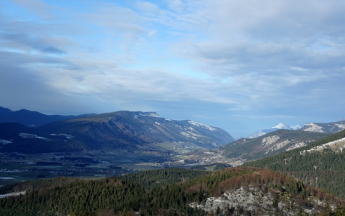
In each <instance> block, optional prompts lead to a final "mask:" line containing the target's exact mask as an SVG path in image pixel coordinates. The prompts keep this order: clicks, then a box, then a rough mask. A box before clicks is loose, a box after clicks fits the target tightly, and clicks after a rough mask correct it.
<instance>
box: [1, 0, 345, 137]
mask: <svg viewBox="0 0 345 216" xmlns="http://www.w3.org/2000/svg"><path fill="white" fill-rule="evenodd" d="M4 5H5V6H6V13H0V26H1V27H0V51H1V52H0V57H1V60H0V62H1V71H2V72H1V76H2V79H3V80H7V82H8V83H7V84H6V85H2V86H1V87H0V88H1V89H0V90H1V91H2V92H8V94H6V95H4V94H2V96H1V97H2V98H1V100H2V101H7V102H6V104H8V105H6V104H4V105H3V106H9V107H11V106H16V107H18V106H20V105H19V104H20V102H18V101H23V103H22V104H23V105H22V106H23V107H24V106H25V104H27V102H26V101H27V100H26V98H27V95H28V94H29V95H34V96H33V97H35V98H36V99H35V100H39V98H40V93H39V92H38V89H39V88H40V89H41V91H42V92H52V95H55V97H56V98H61V100H62V98H65V99H64V100H66V101H73V100H74V98H78V101H79V100H80V101H83V102H81V103H83V104H87V105H85V106H88V107H92V106H93V104H95V103H94V101H100V104H102V106H104V107H106V108H103V109H99V110H102V111H103V110H108V109H109V110H110V109H117V108H121V109H134V108H135V107H139V106H138V104H141V105H140V107H141V108H143V109H152V110H161V111H162V112H166V113H172V112H173V111H172V110H171V109H170V108H171V107H174V106H173V104H176V107H178V109H180V108H182V107H183V109H189V111H186V113H188V114H191V115H192V116H196V117H197V116H200V119H201V120H206V122H205V123H207V119H213V120H212V122H211V123H212V124H213V125H215V126H217V125H216V124H217V123H216V122H215V120H214V119H216V118H218V117H219V114H220V113H222V115H223V116H225V115H228V116H229V118H231V116H232V117H234V116H237V117H236V119H239V118H240V116H247V118H244V119H247V120H248V118H250V119H251V120H253V119H257V120H258V121H259V120H260V121H261V122H262V121H263V120H264V119H265V118H266V119H269V120H267V121H266V122H263V123H262V124H271V123H272V121H271V120H272V119H277V122H280V120H278V119H281V118H285V117H286V116H289V117H291V118H289V119H290V120H291V119H296V118H294V117H296V116H299V117H300V116H304V115H305V116H306V117H305V118H303V119H301V120H300V121H299V122H287V123H288V124H291V125H294V124H303V123H304V122H303V121H306V122H307V121H312V118H314V117H317V116H319V115H320V113H321V112H322V113H325V112H326V113H331V112H332V113H335V114H328V118H331V117H332V118H335V115H341V114H342V113H343V112H342V110H343V109H342V107H343V106H344V105H345V104H344V103H345V102H342V100H340V99H339V98H342V92H344V90H345V89H344V85H343V83H342V81H341V80H345V73H344V68H345V65H344V64H345V63H344V60H343V59H345V47H344V46H345V45H344V44H345V43H344V42H345V37H344V35H345V24H344V22H343V20H344V19H345V14H344V13H343V11H344V9H345V5H344V4H343V3H342V2H341V1H337V0H331V1H327V2H325V1H312V0H307V1H304V2H300V1H297V0H293V1H287V0H284V1H273V0H264V1H254V0H249V1H246V2H243V1H240V0H235V1H226V0H217V1H204V0H202V1H196V0H174V1H161V2H154V1H139V0H138V1H135V2H134V3H133V4H126V3H125V2H117V3H116V4H115V3H111V2H106V1H103V2H101V1H99V2H98V1H97V2H94V1H85V2H83V4H81V3H78V2H67V1H66V2H65V1H61V2H48V1H39V0H30V1H21V0H13V1H11V2H6V3H4ZM18 8H20V10H25V11H27V12H28V14H31V15H28V14H26V13H23V14H18V13H16V11H18V10H19V9H18ZM5 77H6V79H5ZM19 77H26V78H28V77H31V78H30V79H27V80H28V81H30V83H31V84H29V83H28V84H26V85H23V88H18V89H17V90H16V91H13V92H11V91H9V89H8V88H9V87H10V86H11V84H9V83H11V82H13V83H12V86H14V85H15V83H16V82H23V80H22V79H21V78H19ZM3 82H4V81H3ZM33 83H36V84H33ZM25 86H26V87H25ZM35 86H36V87H35ZM24 87H25V88H24ZM30 89H32V90H30ZM20 91H25V92H26V94H23V96H22V97H21V96H20V94H19V92H20ZM30 91H31V93H30ZM14 97H15V98H17V102H14V100H13V99H11V100H10V99H8V98H14ZM4 98H7V99H6V100H4ZM42 98H46V94H42ZM61 100H60V99H59V100H57V101H56V103H60V102H61ZM91 101H92V102H91ZM186 101H190V103H186ZM191 101H193V103H192V102H191ZM325 101H326V102H327V103H328V104H332V107H326V106H325ZM71 103H73V102H71ZM14 104H16V105H14ZM74 104H75V103H74ZM182 104H185V105H182ZM187 104H188V105H187ZM39 106H41V107H47V108H44V109H46V110H49V109H50V107H51V106H55V105H54V102H53V100H48V101H47V103H43V102H41V103H39V105H37V108H36V109H37V110H40V109H39ZM201 106H204V107H207V110H211V112H210V113H208V114H206V113H205V112H206V111H203V110H202V109H201V108H200V107H201ZM60 107H61V106H60ZM65 107H68V106H67V105H66V106H65ZM75 107H76V109H75V110H77V109H79V108H80V107H79V106H75ZM97 109H98V108H97ZM310 109H313V110H312V111H310ZM41 110H42V109H41ZM61 110H65V111H66V110H67V108H61ZM164 110H165V111H164ZM167 110H169V111H167ZM196 110H198V111H196ZM213 110H216V112H217V114H215V113H213V114H212V111H213ZM92 111H94V109H93V110H92ZM194 111H195V112H196V113H194ZM198 112H199V113H198ZM270 113H272V114H270ZM171 115H173V114H171ZM174 115H175V114H174ZM205 116H206V117H205ZM255 116H261V117H260V118H257V117H255ZM197 118H198V117H197ZM341 118H343V116H339V119H341ZM286 119H287V118H286ZM196 120H197V119H196ZM324 120H325V119H324ZM210 121H211V120H210ZM220 121H221V120H219V124H222V125H227V126H226V127H227V128H226V129H228V130H229V131H231V128H232V127H234V126H233V125H235V124H238V123H239V122H238V121H239V120H236V122H231V123H228V124H226V123H221V122H220ZM229 121H230V120H229ZM294 121H296V120H294ZM315 121H323V119H320V118H319V119H318V120H315ZM255 125H257V124H255ZM268 126H271V125H266V126H264V125H263V127H268ZM243 130H250V127H249V129H248V128H246V129H243ZM239 133H240V132H239Z"/></svg>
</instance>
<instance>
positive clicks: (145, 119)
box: [0, 111, 234, 153]
mask: <svg viewBox="0 0 345 216" xmlns="http://www.w3.org/2000/svg"><path fill="white" fill-rule="evenodd" d="M3 124H6V125H3ZM3 124H0V129H1V130H0V140H3V141H2V143H3V146H2V151H7V152H8V151H17V152H23V153H37V151H38V152H56V151H73V150H74V151H80V150H109V149H126V150H137V149H144V150H150V149H154V148H156V147H157V148H158V146H157V145H155V144H157V143H169V142H175V143H179V144H180V145H181V144H185V145H187V146H188V145H189V146H197V147H198V148H206V149H210V148H216V147H219V146H221V145H224V144H226V143H229V142H232V141H233V140H234V139H233V138H232V137H231V135H230V134H228V133H227V132H225V131H224V130H222V129H220V128H216V127H211V126H208V125H204V124H201V123H197V122H193V121H188V120H186V121H175V120H170V119H165V118H161V117H159V116H158V114H156V113H145V112H129V111H119V112H113V113H106V114H100V115H93V116H85V117H80V118H75V119H68V120H63V121H57V122H52V123H49V124H46V125H43V126H41V127H38V128H25V127H23V126H21V125H19V124H17V123H12V124H10V123H3ZM9 131H11V133H10V134H11V136H8V135H6V134H9ZM34 143H36V147H35V148H32V150H30V148H31V147H32V145H34ZM59 146H61V149H58V147H59ZM39 147H42V149H39ZM0 148H1V147H0ZM50 148H51V149H50Z"/></svg>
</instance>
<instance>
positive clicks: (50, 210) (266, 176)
mask: <svg viewBox="0 0 345 216" xmlns="http://www.w3.org/2000/svg"><path fill="white" fill-rule="evenodd" d="M154 172H155V173H152V174H157V178H156V181H161V180H164V179H167V178H166V176H167V175H172V176H173V177H176V178H173V177H171V178H169V179H176V182H178V183H170V184H169V183H168V184H163V185H162V186H161V187H157V188H153V189H151V190H144V188H143V187H142V186H140V185H139V184H136V183H132V182H129V181H124V180H119V179H109V178H107V179H103V180H90V181H84V180H78V179H72V178H69V179H66V178H57V179H53V180H49V181H47V180H45V181H41V183H42V184H41V185H42V187H41V188H40V189H38V188H37V189H32V190H31V192H28V193H27V194H25V195H24V196H23V195H22V196H17V197H7V198H3V199H0V214H1V215H4V216H5V215H37V214H38V212H39V214H40V215H68V214H69V215H109V216H111V215H135V214H139V215H233V214H235V215H275V214H280V215H297V214H300V215H302V214H304V215H305V214H308V215H314V214H318V213H322V214H324V215H329V214H331V213H332V209H333V211H337V213H344V211H343V209H341V208H338V209H336V208H335V207H336V206H339V207H341V206H343V205H344V201H343V200H341V199H339V198H336V197H334V196H332V195H330V194H327V193H325V192H322V191H319V190H317V189H315V188H313V187H310V186H306V185H304V184H303V183H301V182H298V181H296V180H293V179H292V178H289V177H287V176H284V175H282V174H280V173H276V172H273V171H270V170H264V169H260V168H228V169H224V170H222V171H217V172H213V173H210V174H207V175H205V174H203V175H199V176H196V177H195V178H192V179H185V180H184V181H182V182H181V178H179V175H180V173H181V172H179V171H177V170H176V171H172V172H171V171H169V170H168V171H167V172H165V171H164V170H162V171H160V173H157V171H154ZM190 172H194V171H190ZM198 172H200V171H198ZM148 176H149V175H148ZM151 176H152V175H151ZM129 178H131V177H129ZM137 180H138V179H137ZM138 181H140V180H138ZM31 184H32V185H37V182H32V183H31ZM27 186H30V185H29V184H27ZM33 188H34V187H33Z"/></svg>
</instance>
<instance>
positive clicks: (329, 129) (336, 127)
mask: <svg viewBox="0 0 345 216" xmlns="http://www.w3.org/2000/svg"><path fill="white" fill-rule="evenodd" d="M279 129H286V130H301V131H310V132H319V133H337V132H339V131H342V130H344V129H345V119H342V120H340V121H338V122H330V123H307V124H305V125H304V126H303V127H302V126H300V125H296V126H289V125H286V124H283V123H279V124H278V125H276V126H274V127H272V128H269V129H263V130H260V131H256V132H254V133H253V134H251V135H250V136H249V138H250V139H253V138H257V137H260V136H263V135H265V134H267V133H270V132H273V131H276V130H279Z"/></svg>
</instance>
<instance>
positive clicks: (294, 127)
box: [272, 123, 302, 130]
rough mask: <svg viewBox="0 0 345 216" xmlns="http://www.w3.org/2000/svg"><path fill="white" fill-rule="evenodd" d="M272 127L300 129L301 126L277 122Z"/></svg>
mask: <svg viewBox="0 0 345 216" xmlns="http://www.w3.org/2000/svg"><path fill="white" fill-rule="evenodd" d="M272 128H275V129H278V130H279V129H287V130H298V129H301V128H302V126H301V125H295V126H289V125H286V124H283V123H279V124H278V125H277V126H274V127H272Z"/></svg>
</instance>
